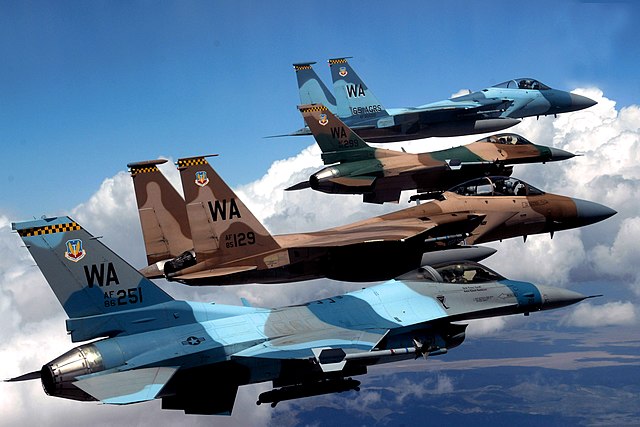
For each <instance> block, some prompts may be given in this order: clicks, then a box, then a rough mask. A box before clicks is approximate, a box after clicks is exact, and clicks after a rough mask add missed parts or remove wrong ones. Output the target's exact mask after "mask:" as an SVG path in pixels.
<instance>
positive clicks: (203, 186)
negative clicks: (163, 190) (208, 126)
mask: <svg viewBox="0 0 640 427" xmlns="http://www.w3.org/2000/svg"><path fill="white" fill-rule="evenodd" d="M206 157H208V156H199V157H190V158H184V159H179V160H178V170H179V171H180V177H181V179H182V188H183V190H184V198H185V202H186V208H187V215H188V217H189V225H190V227H191V235H192V237H193V244H194V249H195V252H196V258H197V259H198V261H200V260H205V259H207V260H208V259H214V260H215V262H213V263H211V264H212V265H217V264H218V263H223V262H229V261H234V260H239V259H241V258H245V257H250V256H252V255H255V254H258V253H263V252H267V251H270V250H275V249H279V248H280V246H279V245H278V243H277V242H276V241H275V239H274V238H273V237H272V236H271V234H269V232H268V231H267V230H266V228H265V227H264V226H263V225H262V224H261V223H260V221H258V219H257V218H256V217H255V216H254V215H253V214H252V213H251V211H249V209H248V208H247V206H246V205H245V204H244V203H243V202H242V200H240V198H239V197H238V196H237V195H236V194H235V193H234V192H233V190H232V189H231V188H230V187H229V186H228V185H227V184H226V183H225V182H224V181H223V180H222V178H220V176H219V175H218V174H217V173H216V172H215V171H214V170H213V168H212V167H211V165H209V163H208V162H207V160H206Z"/></svg>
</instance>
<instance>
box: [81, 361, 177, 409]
mask: <svg viewBox="0 0 640 427" xmlns="http://www.w3.org/2000/svg"><path fill="white" fill-rule="evenodd" d="M177 370H178V369H177V368H168V367H158V368H144V369H134V370H131V371H123V372H115V373H111V374H104V375H94V376H88V377H85V378H83V379H80V380H78V381H76V382H74V383H73V384H74V385H75V386H76V387H78V388H80V389H81V390H82V391H84V392H86V393H88V394H90V395H91V396H93V397H95V398H96V399H98V400H100V401H102V402H103V403H109V404H113V405H125V404H128V403H136V402H144V401H146V400H153V399H155V397H156V396H157V395H158V393H160V390H162V387H164V386H165V384H166V383H167V382H169V380H170V379H171V377H172V376H173V374H175V373H176V371H177ZM81 378H82V377H81Z"/></svg>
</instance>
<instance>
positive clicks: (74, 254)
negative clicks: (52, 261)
mask: <svg viewBox="0 0 640 427" xmlns="http://www.w3.org/2000/svg"><path fill="white" fill-rule="evenodd" d="M65 246H66V247H67V251H66V252H65V253H64V257H65V258H66V259H68V260H69V261H72V262H78V261H80V260H81V259H82V258H84V256H85V255H86V254H87V251H85V250H84V249H83V247H82V240H80V239H74V240H67V243H66V244H65Z"/></svg>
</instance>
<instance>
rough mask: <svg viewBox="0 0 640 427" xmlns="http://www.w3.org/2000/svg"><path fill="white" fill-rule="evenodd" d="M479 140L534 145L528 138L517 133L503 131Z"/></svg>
mask: <svg viewBox="0 0 640 427" xmlns="http://www.w3.org/2000/svg"><path fill="white" fill-rule="evenodd" d="M478 142H489V143H492V144H504V145H527V144H530V145H533V144H532V142H531V141H529V140H528V139H527V138H525V137H523V136H520V135H516V134H515V133H501V134H498V135H491V136H487V137H486V138H482V139H479V140H478Z"/></svg>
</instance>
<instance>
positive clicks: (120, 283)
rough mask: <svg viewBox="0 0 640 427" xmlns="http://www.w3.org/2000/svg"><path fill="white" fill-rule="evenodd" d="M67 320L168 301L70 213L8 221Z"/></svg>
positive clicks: (165, 296) (157, 289)
mask: <svg viewBox="0 0 640 427" xmlns="http://www.w3.org/2000/svg"><path fill="white" fill-rule="evenodd" d="M12 227H13V229H14V230H16V231H17V232H18V234H19V235H20V237H21V238H22V240H23V241H24V243H25V245H26V246H27V248H28V249H29V252H30V253H31V256H33V259H34V260H35V262H36V264H37V265H38V267H39V268H40V270H41V271H42V274H43V275H44V277H45V278H46V279H47V282H49V286H51V289H52V290H53V292H54V293H55V295H56V297H57V298H58V301H60V304H61V305H62V307H63V308H64V311H65V312H66V313H67V315H68V316H69V317H70V318H80V317H86V316H95V315H100V314H110V313H116V312H120V311H125V310H132V309H137V308H143V307H147V306H152V305H155V304H160V303H164V302H169V301H173V298H171V297H170V296H169V295H168V294H166V293H165V292H164V291H163V290H162V289H160V288H159V287H157V286H156V285H155V284H154V283H153V282H151V281H150V280H148V279H146V278H145V277H143V276H142V275H141V274H140V273H139V272H138V271H137V270H136V269H135V268H133V267H132V266H131V265H129V264H128V263H127V262H126V261H124V260H123V259H122V258H120V257H119V256H118V255H116V254H115V253H114V252H113V251H111V250H110V249H109V248H107V247H106V246H105V245H104V244H102V242H100V240H98V238H97V237H93V236H92V235H91V234H89V233H88V232H87V231H86V230H85V229H83V228H82V227H81V226H80V225H79V224H78V223H76V222H75V221H73V220H72V219H71V218H69V217H58V218H47V219H40V220H35V221H26V222H16V223H13V224H12Z"/></svg>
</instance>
